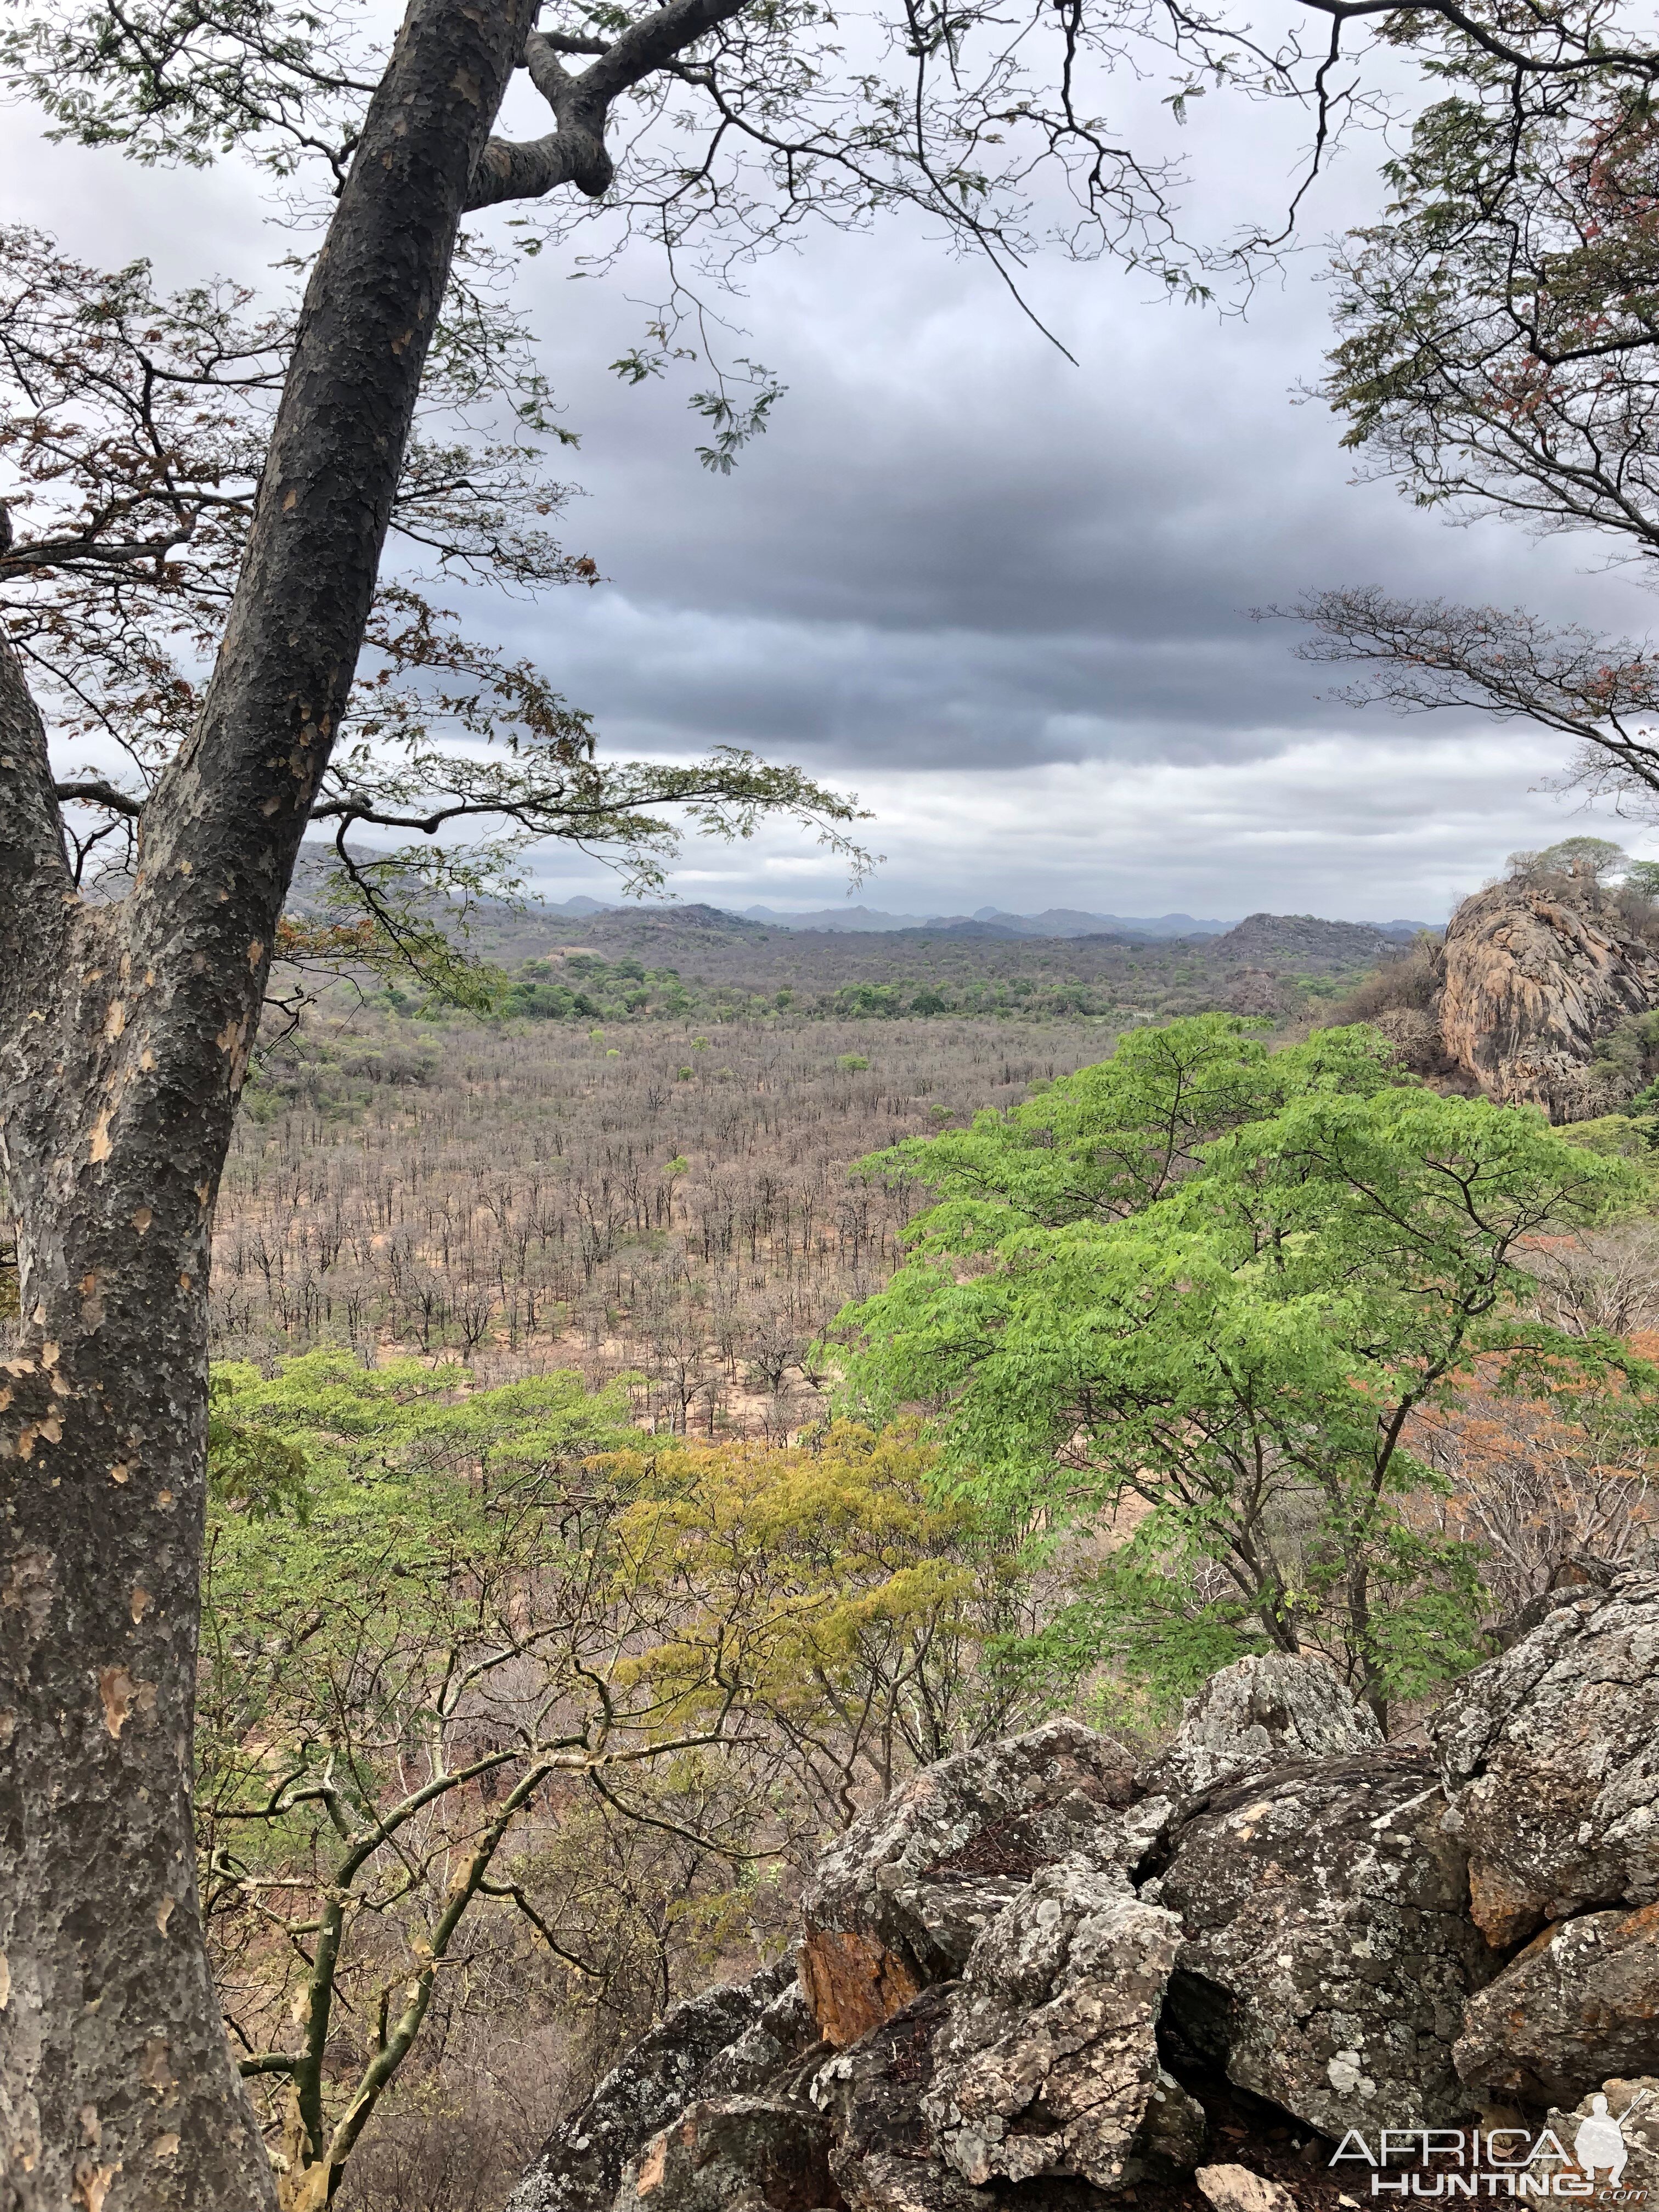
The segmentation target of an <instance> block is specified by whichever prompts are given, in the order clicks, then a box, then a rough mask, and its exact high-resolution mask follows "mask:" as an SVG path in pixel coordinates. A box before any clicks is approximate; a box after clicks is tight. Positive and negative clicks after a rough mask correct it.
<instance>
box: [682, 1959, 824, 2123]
mask: <svg viewBox="0 0 1659 2212" xmlns="http://www.w3.org/2000/svg"><path fill="white" fill-rule="evenodd" d="M817 2042H818V2024H817V2021H815V2020H814V2019H813V2017H812V2008H811V2006H810V2005H809V2004H808V2003H807V2002H806V1996H805V1992H804V1990H802V1988H801V1985H800V1984H799V1981H793V1982H791V1983H790V1984H788V1986H787V1988H786V1989H783V1990H780V1991H779V1993H778V1995H777V1996H775V1997H774V1998H773V2000H772V2002H771V2003H770V2004H769V2005H768V2006H767V2008H766V2009H765V2011H764V2012H763V2013H762V2015H761V2016H760V2018H759V2019H758V2020H757V2021H756V2022H755V2024H754V2026H753V2027H749V2028H745V2029H744V2033H742V2034H741V2035H740V2036H739V2037H738V2039H737V2041H736V2042H735V2043H733V2044H732V2045H729V2046H728V2047H727V2048H726V2050H724V2051H721V2052H720V2056H719V2057H718V2058H716V2059H715V2060H714V2062H713V2063H711V2064H710V2065H709V2066H708V2068H707V2069H705V2070H704V2072H703V2074H702V2077H701V2079H700V2080H699V2081H698V2083H697V2092H698V2094H699V2095H700V2096H704V2097H746V2096H750V2095H752V2094H754V2093H757V2092H758V2091H760V2090H763V2089H767V2088H770V2087H773V2086H774V2085H775V2083H776V2081H778V2078H779V2077H780V2075H782V2074H784V2073H785V2072H787V2069H789V2068H790V2067H792V2066H794V2065H796V2064H798V2063H799V2061H800V2060H801V2059H802V2058H803V2057H805V2055H806V2053H807V2052H808V2051H811V2050H812V2049H813V2048H814V2047H815V2046H816V2045H817Z"/></svg>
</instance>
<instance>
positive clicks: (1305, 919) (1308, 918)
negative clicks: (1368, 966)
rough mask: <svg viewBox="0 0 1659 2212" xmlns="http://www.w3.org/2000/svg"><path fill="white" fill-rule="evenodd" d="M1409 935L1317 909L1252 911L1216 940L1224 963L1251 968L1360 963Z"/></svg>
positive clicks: (1213, 945)
mask: <svg viewBox="0 0 1659 2212" xmlns="http://www.w3.org/2000/svg"><path fill="white" fill-rule="evenodd" d="M1409 941H1410V940H1409V938H1408V937H1407V936H1406V935H1405V934H1403V933H1402V932H1401V929H1399V928H1395V927H1390V928H1386V929H1384V928H1380V927H1377V926H1376V924H1375V923H1372V922H1369V921H1321V920H1320V919H1319V917H1318V916H1317V915H1311V914H1249V915H1245V917H1244V919H1243V921H1240V922H1236V923H1235V924H1234V925H1233V927H1232V928H1231V929H1230V930H1228V931H1227V933H1226V934H1225V936H1222V937H1217V938H1214V939H1212V940H1211V942H1210V944H1209V946H1208V947H1207V950H1208V953H1209V957H1211V959H1212V960H1213V961H1215V962H1216V963H1218V964H1219V965H1222V966H1231V965H1234V964H1237V965H1238V966H1240V967H1245V968H1261V967H1272V968H1282V967H1290V968H1316V969H1330V968H1357V967H1358V966H1359V965H1360V964H1361V963H1362V962H1364V961H1376V960H1386V959H1388V958H1389V957H1391V956H1392V955H1395V954H1396V953H1398V952H1400V951H1402V950H1403V949H1404V946H1405V945H1407V943H1408V942H1409Z"/></svg>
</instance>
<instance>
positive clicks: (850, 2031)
mask: <svg viewBox="0 0 1659 2212" xmlns="http://www.w3.org/2000/svg"><path fill="white" fill-rule="evenodd" d="M1133 1769H1134V1762H1133V1759H1132V1758H1131V1756H1130V1754H1129V1753H1128V1752H1127V1750H1125V1748H1124V1747H1123V1746H1122V1745H1121V1744H1120V1743H1117V1742H1115V1741H1114V1740H1113V1739H1112V1738H1111V1737H1110V1736H1106V1735H1097V1733H1096V1732H1095V1730H1094V1729H1086V1728H1085V1727H1083V1726H1082V1725H1081V1723H1079V1722H1076V1721H1071V1720H1054V1721H1049V1722H1048V1723H1045V1725H1044V1726H1043V1727H1042V1728H1039V1729H1032V1730H1031V1731H1030V1734H1029V1735H1020V1736H1013V1737H1011V1738H1010V1739H1009V1740H1008V1741H1006V1742H1003V1743H997V1744H991V1745H988V1746H987V1747H986V1748H985V1749H983V1750H981V1751H969V1752H960V1753H957V1755H956V1756H955V1757H954V1758H951V1759H941V1760H940V1761H939V1764H938V1765H936V1766H930V1767H927V1768H925V1769H924V1770H923V1771H922V1772H921V1773H920V1774H916V1775H913V1776H912V1777H911V1778H910V1779H909V1780H908V1782H906V1783H904V1784H902V1786H901V1787H900V1788H899V1789H897V1790H895V1791H894V1793H893V1795H892V1796H890V1797H889V1798H888V1799H887V1800H886V1802H884V1804H882V1805H880V1806H878V1807H877V1808H876V1809H875V1810H874V1811H873V1812H872V1813H869V1814H866V1816H865V1817H864V1818H863V1819H862V1820H857V1821H854V1824H853V1826H851V1827H850V1828H849V1829H848V1831H847V1832H846V1834H845V1835H844V1836H842V1838H840V1839H839V1841H838V1842H836V1844H832V1845H831V1847H830V1848H829V1850H828V1851H826V1852H825V1853H824V1855H823V1857H822V1858H821V1859H820V1860H819V1862H818V1865H817V1871H816V1873H815V1874H814V1875H813V1878H812V1881H811V1884H810V1885H809V1887H808V1888H807V1890H806V1893H805V1896H804V1897H803V1899H802V1900H801V1923H802V1930H803V1932H802V1936H801V1942H800V1948H799V1965H800V1979H801V1986H802V1988H803V1989H804V1990H805V1992H806V1996H807V2002H809V2003H810V2004H811V2008H812V2012H813V2015H814V2016H815V2018H816V2019H817V2023H818V2027H819V2029H820V2032H821V2033H823V2037H824V2039H825V2040H826V2041H827V2042H829V2043H833V2044H836V2045H846V2044H848V2043H855V2042H856V2041H857V2040H858V2039H859V2038H860V2036H862V2035H866V2034H868V2033H869V2032H870V2030H871V2029H872V2027H878V2025H879V2024H880V2022H881V2021H884V2020H887V2019H890V2017H891V2016H892V2015H893V2014H894V2013H896V2012H897V2011H899V2010H900V2009H901V2008H902V2007H903V2006H904V2005H907V2004H908V2002H910V2000H911V1998H912V1997H914V1996H916V1995H917V1994H918V1992H919V1991H920V1990H922V1989H924V1988H926V1987H927V1984H929V1983H932V1982H938V1981H947V1980H950V1979H951V1978H953V1977H954V1976H956V1975H957V1974H959V1973H960V1972H962V1969H963V1966H964V1964H965V1963H966V1961H967V1958H968V1954H969V1951H970V1950H971V1949H972V1948H973V1946H974V1943H975V1940H976V1939H977V1937H978V1936H979V1935H980V1933H981V1930H982V1929H984V1928H985V1927H986V1926H987V1923H989V1922H990V1921H991V1920H993V1919H994V1917H996V1915H997V1914H998V1913H999V1912H1000V1911H1002V1909H1003V1907H1004V1906H1005V1905H1007V1904H1009V1903H1010V1902H1011V1901H1012V1899H1014V1898H1015V1897H1016V1896H1018V1893H1019V1892H1020V1891H1021V1890H1022V1889H1023V1888H1024V1887H1025V1885H1026V1883H1027V1882H1029V1881H1030V1878H1031V1876H1032V1875H1034V1874H1035V1873H1036V1870H1037V1869H1038V1868H1039V1867H1042V1866H1045V1865H1048V1864H1051V1863H1053V1862H1054V1861H1055V1860H1057V1859H1060V1858H1064V1857H1067V1856H1068V1855H1071V1854H1073V1853H1075V1852H1078V1851H1086V1852H1089V1853H1091V1854H1092V1855H1095V1856H1097V1857H1100V1858H1102V1859H1103V1860H1106V1859H1112V1858H1115V1859H1116V1860H1118V1861H1119V1862H1120V1863H1122V1864H1123V1865H1125V1866H1126V1867H1133V1865H1135V1864H1138V1863H1139V1860H1140V1859H1141V1858H1142V1857H1144V1856H1145V1854H1146V1849H1147V1847H1148V1844H1149V1842H1150V1840H1151V1838H1152V1835H1154V1834H1156V1833H1157V1832H1158V1820H1157V1818H1156V1817H1154V1818H1153V1819H1152V1820H1151V1822H1150V1824H1149V1822H1148V1820H1147V1818H1146V1815H1145V1814H1142V1815H1141V1817H1139V1819H1137V1820H1126V1819H1125V1818H1124V1814H1125V1811H1126V1809H1127V1808H1128V1807H1130V1806H1131V1805H1132V1804H1133V1802H1134V1801H1135V1798H1136V1795H1137V1791H1136V1785H1135V1780H1134V1771H1133Z"/></svg>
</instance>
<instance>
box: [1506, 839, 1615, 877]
mask: <svg viewBox="0 0 1659 2212" xmlns="http://www.w3.org/2000/svg"><path fill="white" fill-rule="evenodd" d="M1509 866H1510V870H1511V871H1512V872H1514V873H1515V874H1516V875H1534V876H1568V875H1579V876H1588V877H1589V879H1590V880H1591V882H1593V883H1598V884H1599V883H1601V882H1603V881H1605V879H1606V878H1607V877H1609V876H1612V875H1624V876H1626V877H1628V875H1629V872H1630V861H1629V859H1628V857H1627V856H1626V852H1625V848H1624V847H1623V846H1622V845H1615V844H1614V843H1613V840H1612V838H1611V837H1583V836H1580V837H1562V838H1559V839H1558V840H1557V842H1555V843H1554V844H1553V845H1546V846H1544V847H1543V848H1542V849H1541V851H1539V852H1536V853H1511V854H1510V858H1509Z"/></svg>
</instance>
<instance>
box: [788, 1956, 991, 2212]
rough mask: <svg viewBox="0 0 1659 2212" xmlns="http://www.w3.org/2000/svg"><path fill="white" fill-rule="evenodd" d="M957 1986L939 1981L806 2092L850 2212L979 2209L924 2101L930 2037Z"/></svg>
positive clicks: (842, 2055) (824, 2070) (840, 2055)
mask: <svg viewBox="0 0 1659 2212" xmlns="http://www.w3.org/2000/svg"><path fill="white" fill-rule="evenodd" d="M957 1986H958V1984H956V1983H955V1982H936V1983H934V1984H933V1986H932V1987H931V1988H930V1989H926V1990H922V1992H921V1995H920V1996H916V1997H915V1998H913V1999H912V2000H911V2002H909V2003H908V2005H906V2006H905V2007H904V2008H903V2009H902V2011H900V2012H896V2013H895V2014H894V2015H893V2016H892V2018H891V2019H890V2020H885V2021H883V2022H882V2023H881V2025H880V2027H877V2028H873V2029H872V2031H871V2033H869V2034H868V2035H866V2036H865V2037H864V2038H863V2039H862V2040H861V2041H860V2042H858V2043H854V2044H853V2045H849V2047H848V2049H847V2050H845V2051H838V2052H837V2053H836V2056H835V2057H833V2058H831V2059H830V2060H829V2061H828V2062H827V2063H826V2064H824V2065H823V2066H821V2067H820V2068H819V2069H818V2071H817V2074H816V2075H814V2076H813V2078H812V2082H811V2090H810V2092H809V2093H810V2095H811V2100H812V2102H813V2104H814V2105H815V2106H817V2108H818V2110H819V2111H820V2112H823V2114H824V2116H825V2118H827V2119H828V2120H829V2123H830V2126H831V2131H832V2148H831V2149H830V2153H829V2166H830V2171H831V2172H832V2173H833V2174H834V2175H835V2178H836V2183H837V2184H838V2185H839V2187H840V2189H841V2192H842V2196H843V2197H845V2198H846V2200H847V2203H848V2205H849V2207H850V2208H851V2212H980V2208H981V2207H982V2206H983V2203H984V2199H983V2197H981V2193H980V2191H978V2190H976V2189H970V2188H969V2185H968V2184H967V2183H966V2182H965V2181H963V2179H962V2177H961V2176H960V2175H959V2174H958V2173H957V2172H955V2171H954V2169H953V2168H952V2167H951V2166H948V2165H947V2164H946V2163H945V2160H944V2159H943V2158H941V2157H940V2156H939V2154H938V2151H937V2149H936V2148H935V2146H934V2143H933V2136H932V2133H931V2131H930V2130H929V2129H928V2126H927V2122H926V2120H925V2119H924V2118H923V2117H922V2110H921V2100H922V2099H923V2097H924V2096H925V2095H926V2094H927V2088H928V2086H929V2084H930V2083H931V2081H933V2045H934V2039H935V2037H936V2036H937V2035H938V2033H939V2030H940V2029H941V2028H942V2027H944V2025H945V2021H946V2018H947V2017H948V2015H949V2013H950V2008H951V1999H952V1997H953V1996H955V1994H956V1991H957Z"/></svg>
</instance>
